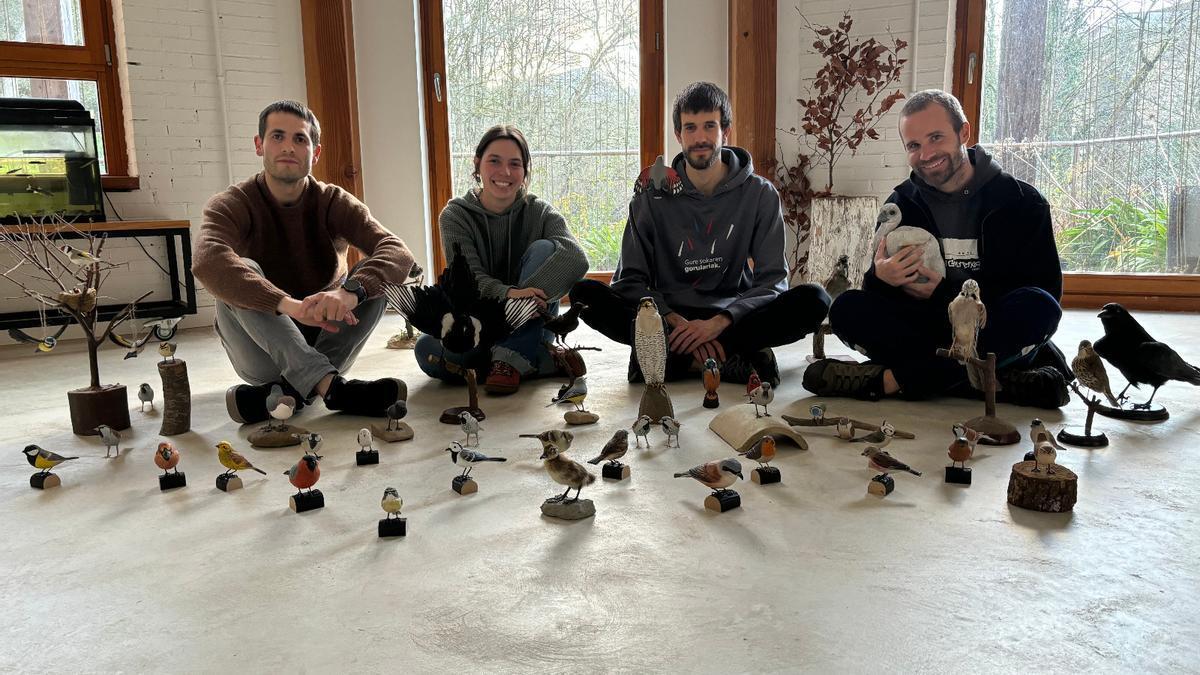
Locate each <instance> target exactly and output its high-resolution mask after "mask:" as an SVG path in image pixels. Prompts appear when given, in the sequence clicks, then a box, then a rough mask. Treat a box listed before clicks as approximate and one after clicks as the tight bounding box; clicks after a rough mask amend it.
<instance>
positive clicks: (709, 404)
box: [704, 359, 721, 408]
mask: <svg viewBox="0 0 1200 675" xmlns="http://www.w3.org/2000/svg"><path fill="white" fill-rule="evenodd" d="M720 386H721V369H720V368H718V367H717V362H716V360H715V359H705V360H704V407H705V408H718V407H720V406H721V399H720V398H718V397H717V388H718V387H720Z"/></svg>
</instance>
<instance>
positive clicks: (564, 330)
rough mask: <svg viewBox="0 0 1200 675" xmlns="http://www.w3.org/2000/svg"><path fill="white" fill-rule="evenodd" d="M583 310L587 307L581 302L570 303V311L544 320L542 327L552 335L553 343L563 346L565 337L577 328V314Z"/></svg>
mask: <svg viewBox="0 0 1200 675" xmlns="http://www.w3.org/2000/svg"><path fill="white" fill-rule="evenodd" d="M585 309H587V305H585V304H583V303H582V302H572V303H571V308H570V309H568V310H567V311H566V312H564V313H563V314H561V315H559V316H556V317H553V318H550V319H546V323H545V324H544V325H543V326H542V327H543V328H545V329H546V330H548V331H550V332H551V333H554V339H555V342H558V343H559V344H562V345H565V344H566V339H567V336H568V335H570V334H571V332H572V331H574V330H575V329H576V328H579V313H580V312H582V311H583V310H585Z"/></svg>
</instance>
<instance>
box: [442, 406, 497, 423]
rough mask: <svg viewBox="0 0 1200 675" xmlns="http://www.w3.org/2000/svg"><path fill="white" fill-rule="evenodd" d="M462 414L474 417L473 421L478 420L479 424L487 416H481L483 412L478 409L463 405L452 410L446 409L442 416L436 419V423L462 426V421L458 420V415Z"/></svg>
mask: <svg viewBox="0 0 1200 675" xmlns="http://www.w3.org/2000/svg"><path fill="white" fill-rule="evenodd" d="M462 412H469V413H471V414H472V415H474V416H475V419H477V420H479V421H480V422H482V421H484V420H485V419H487V415H485V414H483V410H481V409H479V408H472V407H470V406H465V405H457V406H454V407H453V408H446V409H445V410H443V411H442V416H441V417H439V418H438V421H439V422H441V423H442V424H454V425H458V424H462V420H460V419H459V418H458V415H459V413H462Z"/></svg>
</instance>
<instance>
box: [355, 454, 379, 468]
mask: <svg viewBox="0 0 1200 675" xmlns="http://www.w3.org/2000/svg"><path fill="white" fill-rule="evenodd" d="M354 463H355V464H357V465H359V466H367V465H368V464H378V463H379V451H378V450H359V451H358V452H356V453H354Z"/></svg>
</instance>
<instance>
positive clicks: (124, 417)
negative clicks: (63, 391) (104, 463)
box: [67, 384, 129, 436]
mask: <svg viewBox="0 0 1200 675" xmlns="http://www.w3.org/2000/svg"><path fill="white" fill-rule="evenodd" d="M67 403H68V405H69V407H70V410H71V431H72V433H74V434H75V435H76V436H97V435H99V434H100V432H98V431H96V427H98V426H100V425H101V424H107V425H108V426H110V427H112V428H113V429H115V430H117V431H124V430H126V429H128V428H129V397H128V396H127V395H126V390H125V385H123V384H110V385H105V386H102V387H100V388H99V389H91V388H86V387H85V388H83V389H75V390H73V391H68V392H67Z"/></svg>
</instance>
